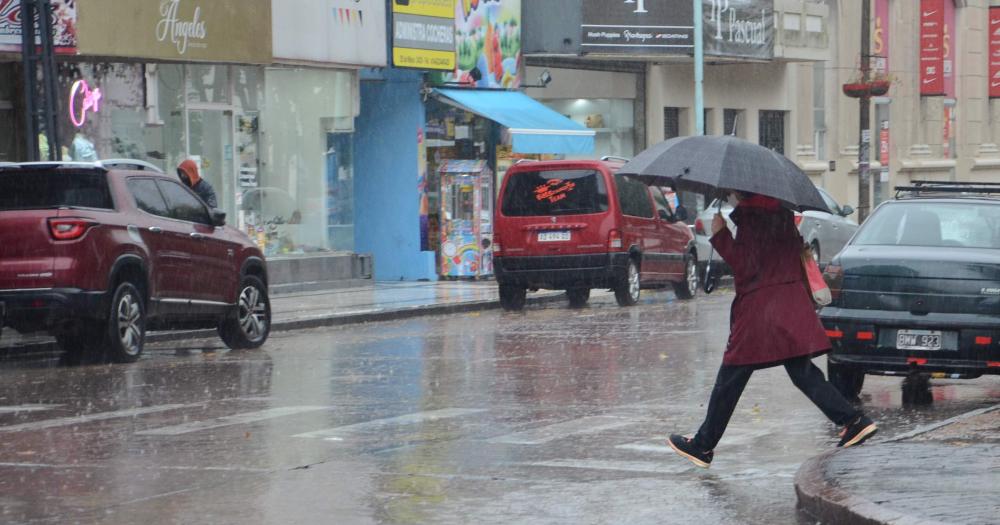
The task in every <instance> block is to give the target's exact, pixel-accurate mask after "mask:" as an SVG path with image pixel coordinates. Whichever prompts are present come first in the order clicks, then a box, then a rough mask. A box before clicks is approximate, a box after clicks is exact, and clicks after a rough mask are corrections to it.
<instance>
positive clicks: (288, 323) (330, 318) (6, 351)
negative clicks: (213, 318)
mask: <svg viewBox="0 0 1000 525" xmlns="http://www.w3.org/2000/svg"><path fill="white" fill-rule="evenodd" d="M565 300H566V295H565V293H551V294H546V295H542V296H539V297H529V298H528V299H527V304H529V305H530V304H549V303H554V302H560V301H565ZM499 308H500V301H499V300H497V299H491V300H481V301H466V302H461V303H449V304H432V305H419V306H409V307H404V308H394V309H387V310H371V311H365V312H356V313H347V314H329V315H319V316H316V317H308V318H300V319H288V320H284V321H276V322H273V323H271V331H272V332H287V331H292V330H304V329H309V328H323V327H330V326H343V325H349V324H361V323H373V322H381V321H396V320H400V319H411V318H414V317H423V316H430V315H445V314H457V313H468V312H482V311H488V310H497V309H499ZM216 335H217V334H216V331H215V330H214V329H211V328H209V329H201V330H184V331H177V332H156V333H152V334H149V335H147V336H146V342H147V343H163V342H170V341H183V340H186V339H203V338H208V337H216ZM59 351H60V349H59V347H58V346H57V345H56V344H55V343H54V342H51V341H46V342H39V343H27V344H23V345H18V346H12V347H7V348H0V359H5V358H8V357H12V356H15V355H22V354H30V353H40V352H59Z"/></svg>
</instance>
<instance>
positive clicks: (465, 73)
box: [435, 0, 521, 89]
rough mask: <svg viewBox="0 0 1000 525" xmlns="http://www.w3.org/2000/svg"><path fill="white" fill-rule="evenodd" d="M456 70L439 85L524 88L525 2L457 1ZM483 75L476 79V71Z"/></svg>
mask: <svg viewBox="0 0 1000 525" xmlns="http://www.w3.org/2000/svg"><path fill="white" fill-rule="evenodd" d="M455 47H456V49H457V53H458V64H457V65H456V67H455V71H454V72H453V73H451V74H448V75H442V76H441V77H440V78H437V79H435V80H437V81H439V82H460V83H463V84H470V85H475V86H476V87H485V88H507V89H516V88H518V87H520V85H521V68H520V65H521V0H480V1H478V2H470V1H469V0H465V1H459V2H455ZM473 69H475V70H477V71H478V73H479V75H478V76H479V79H478V80H477V79H476V78H474V76H473V74H472V70H473Z"/></svg>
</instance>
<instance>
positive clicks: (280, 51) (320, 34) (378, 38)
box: [271, 0, 387, 67]
mask: <svg viewBox="0 0 1000 525" xmlns="http://www.w3.org/2000/svg"><path fill="white" fill-rule="evenodd" d="M271 17H272V20H273V25H272V27H273V38H274V58H275V60H276V61H279V62H281V61H304V62H320V63H331V64H344V65H352V66H369V67H384V66H385V65H386V63H387V60H386V49H385V47H386V38H385V37H386V35H385V24H386V20H385V2H383V1H381V0H271Z"/></svg>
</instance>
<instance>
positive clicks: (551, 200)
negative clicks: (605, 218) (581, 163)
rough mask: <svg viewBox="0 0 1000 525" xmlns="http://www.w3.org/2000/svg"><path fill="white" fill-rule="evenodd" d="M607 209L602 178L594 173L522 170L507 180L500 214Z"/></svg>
mask: <svg viewBox="0 0 1000 525" xmlns="http://www.w3.org/2000/svg"><path fill="white" fill-rule="evenodd" d="M607 209H608V190H607V188H606V187H605V185H604V177H602V176H601V174H600V173H598V172H597V171H594V170H550V171H522V172H519V173H514V174H513V175H512V176H511V178H510V179H509V180H508V181H507V186H506V188H505V189H504V194H503V207H502V208H501V211H503V214H504V215H507V216H509V217H531V216H536V215H576V214H586V213H599V212H602V211H607Z"/></svg>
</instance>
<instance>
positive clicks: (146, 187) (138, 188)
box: [128, 179, 170, 217]
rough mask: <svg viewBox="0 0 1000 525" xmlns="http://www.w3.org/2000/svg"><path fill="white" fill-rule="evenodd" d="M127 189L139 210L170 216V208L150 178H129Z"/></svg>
mask: <svg viewBox="0 0 1000 525" xmlns="http://www.w3.org/2000/svg"><path fill="white" fill-rule="evenodd" d="M128 190H129V192H131V193H132V196H133V197H135V205H136V206H138V207H139V209H140V210H142V211H144V212H146V213H152V214H153V215H159V216H160V217H170V210H169V209H168V208H167V202H166V201H165V200H163V195H161V194H160V190H159V189H157V187H156V182H155V181H153V180H152V179H129V180H128Z"/></svg>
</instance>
